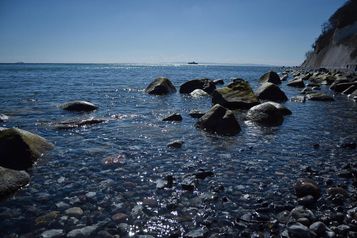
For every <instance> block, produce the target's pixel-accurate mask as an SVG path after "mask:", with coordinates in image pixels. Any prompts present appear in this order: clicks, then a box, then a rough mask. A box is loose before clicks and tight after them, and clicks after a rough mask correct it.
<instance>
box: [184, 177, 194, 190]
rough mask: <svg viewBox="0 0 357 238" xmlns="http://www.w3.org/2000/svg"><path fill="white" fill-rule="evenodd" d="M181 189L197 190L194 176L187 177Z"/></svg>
mask: <svg viewBox="0 0 357 238" xmlns="http://www.w3.org/2000/svg"><path fill="white" fill-rule="evenodd" d="M181 187H182V189H183V190H187V191H193V190H195V188H196V179H195V177H194V176H186V177H185V178H184V179H183V180H182V182H181Z"/></svg>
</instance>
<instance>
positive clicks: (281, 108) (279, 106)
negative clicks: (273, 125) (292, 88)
mask: <svg viewBox="0 0 357 238" xmlns="http://www.w3.org/2000/svg"><path fill="white" fill-rule="evenodd" d="M267 103H270V104H271V105H273V106H274V107H276V108H277V109H278V110H279V111H280V112H281V113H282V114H283V116H287V115H291V114H292V112H291V111H290V109H288V108H287V107H285V106H284V105H283V104H280V103H277V102H267Z"/></svg>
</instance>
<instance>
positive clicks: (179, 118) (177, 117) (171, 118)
mask: <svg viewBox="0 0 357 238" xmlns="http://www.w3.org/2000/svg"><path fill="white" fill-rule="evenodd" d="M162 120H163V121H182V116H181V115H180V114H179V113H173V114H171V115H169V116H167V117H165V118H164V119H162Z"/></svg>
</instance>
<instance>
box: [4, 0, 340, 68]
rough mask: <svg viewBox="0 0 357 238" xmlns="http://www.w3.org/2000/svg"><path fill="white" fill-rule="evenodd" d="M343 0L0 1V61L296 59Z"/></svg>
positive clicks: (228, 61)
mask: <svg viewBox="0 0 357 238" xmlns="http://www.w3.org/2000/svg"><path fill="white" fill-rule="evenodd" d="M344 2H345V0H60V1H59V0H31V1H28V0H0V62H1V63H11V62H19V61H22V62H26V63H175V62H188V61H197V62H199V63H201V62H204V63H223V64H269V65H299V64H301V63H302V61H303V60H304V57H305V52H307V51H308V50H310V49H311V45H312V44H313V42H314V40H315V39H316V38H317V37H318V35H319V34H320V32H321V25H322V24H323V23H324V22H326V21H327V20H328V18H329V17H330V16H331V15H332V14H333V12H334V11H335V10H336V9H338V8H339V7H340V6H342V5H343V3H344Z"/></svg>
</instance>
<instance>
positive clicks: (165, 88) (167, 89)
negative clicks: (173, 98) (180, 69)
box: [145, 77, 176, 95]
mask: <svg viewBox="0 0 357 238" xmlns="http://www.w3.org/2000/svg"><path fill="white" fill-rule="evenodd" d="M145 92H147V93H148V94H154V95H165V94H169V93H174V92H176V88H175V86H174V85H173V84H172V83H171V81H170V79H168V78H163V77H160V78H157V79H155V80H154V81H153V82H151V83H150V84H149V86H147V88H146V89H145Z"/></svg>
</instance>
